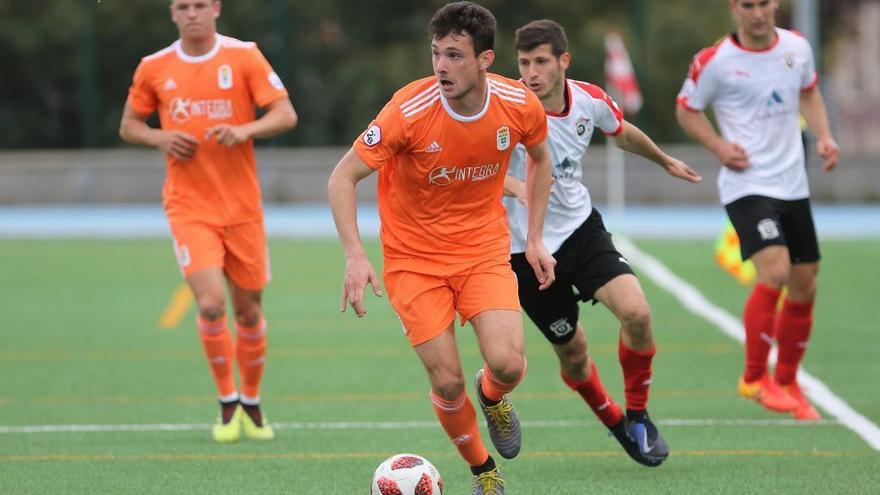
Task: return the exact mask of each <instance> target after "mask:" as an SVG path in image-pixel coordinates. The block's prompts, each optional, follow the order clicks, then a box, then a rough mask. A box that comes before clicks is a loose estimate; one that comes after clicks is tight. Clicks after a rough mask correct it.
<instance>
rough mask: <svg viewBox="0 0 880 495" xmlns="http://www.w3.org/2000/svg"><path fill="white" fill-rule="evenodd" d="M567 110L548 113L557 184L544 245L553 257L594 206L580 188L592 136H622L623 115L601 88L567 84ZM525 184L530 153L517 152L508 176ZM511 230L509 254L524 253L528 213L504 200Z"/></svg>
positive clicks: (549, 207) (568, 81)
mask: <svg viewBox="0 0 880 495" xmlns="http://www.w3.org/2000/svg"><path fill="white" fill-rule="evenodd" d="M565 99H566V108H565V110H564V111H563V112H562V113H555V112H547V128H548V134H547V145H548V147H549V149H550V159H551V161H552V162H553V178H554V179H556V181H555V182H554V183H553V187H552V188H551V190H550V201H549V203H548V205H547V216H546V217H545V219H544V244H545V245H546V246H547V249H549V250H550V252H551V253H553V252H556V250H558V249H559V247H560V246H562V243H563V242H565V240H566V239H568V238H569V236H571V234H572V233H573V232H574V231H575V230H576V229H577V228H578V227H580V226H581V224H583V223H584V221H586V219H587V218H588V217H589V216H590V212H591V211H592V210H593V203H592V200H591V199H590V192H589V191H588V190H587V187H586V186H585V185H584V184H583V182H581V179H582V178H583V169H582V167H581V159H582V158H583V156H584V154H585V153H586V152H587V148H588V147H589V146H590V139H591V138H592V137H593V130H594V129H595V128H596V127H598V128H599V129H600V130H601V131H602V132H603V133H605V134H606V135H615V136H616V135H617V134H619V133H620V132H621V131H622V130H623V124H622V122H623V113H622V112H621V111H620V108H619V107H618V106H617V103H615V102H614V101H613V100H612V99H611V97H609V96H608V95H607V94H605V91H602V88H600V87H599V86H596V85H593V84H589V83H585V82H581V81H575V80H573V79H566V81H565ZM507 173H508V175H511V176H513V177H515V178H517V179H519V180H521V181H525V180H526V149H525V147H523V146H522V145H519V146H517V147H516V149H515V150H514V151H513V154H512V155H511V157H510V167H509V168H508V170H507ZM504 207H505V209H506V210H507V220H508V223H509V225H510V252H511V253H522V252H525V250H526V235H527V234H528V223H529V221H528V211H527V210H526V207H524V206H523V205H522V204H520V202H519V201H518V200H517V199H516V198H511V197H507V196H505V197H504Z"/></svg>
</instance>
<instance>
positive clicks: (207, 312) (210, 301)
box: [196, 296, 226, 321]
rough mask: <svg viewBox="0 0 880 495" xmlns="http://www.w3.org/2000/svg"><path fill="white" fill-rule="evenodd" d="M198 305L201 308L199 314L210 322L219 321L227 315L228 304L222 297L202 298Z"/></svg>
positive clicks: (197, 302)
mask: <svg viewBox="0 0 880 495" xmlns="http://www.w3.org/2000/svg"><path fill="white" fill-rule="evenodd" d="M196 304H197V305H198V307H199V314H200V315H202V318H204V319H206V320H208V321H215V320H219V319H220V318H223V316H224V315H225V314H226V304H225V301H224V300H223V298H222V297H214V296H202V297H200V298H199V299H198V300H197V301H196Z"/></svg>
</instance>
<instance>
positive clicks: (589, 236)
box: [510, 208, 633, 345]
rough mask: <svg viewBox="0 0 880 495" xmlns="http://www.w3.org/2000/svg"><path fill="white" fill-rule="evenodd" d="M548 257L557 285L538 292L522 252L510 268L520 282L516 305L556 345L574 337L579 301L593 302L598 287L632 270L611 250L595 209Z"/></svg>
mask: <svg viewBox="0 0 880 495" xmlns="http://www.w3.org/2000/svg"><path fill="white" fill-rule="evenodd" d="M553 257H554V258H556V281H555V282H554V283H553V285H551V286H550V287H548V288H547V289H545V290H538V287H539V286H540V284H539V283H538V279H537V277H535V272H534V270H532V266H531V265H529V263H528V261H526V257H525V254H524V253H517V254H514V255H512V256H511V257H510V264H511V266H512V267H513V271H514V272H515V273H516V277H517V281H518V282H519V302H520V305H521V306H522V307H523V309H524V310H525V312H526V314H528V315H529V318H531V320H532V321H533V322H535V325H536V326H537V327H538V329H540V330H541V332H543V333H544V336H545V337H547V340H549V341H550V342H552V343H554V344H557V345H561V344H565V343H567V342H568V341H570V340H571V339H572V337H574V331H575V329H576V328H577V321H578V301H589V300H591V299H593V304H596V303H597V302H598V301H596V300H595V299H594V296H595V294H596V291H597V290H599V288H601V287H602V286H603V285H605V284H606V283H608V281H609V280H611V279H613V278H615V277H617V276H618V275H623V274H626V273H630V274H631V273H633V271H632V269H631V268H630V267H629V263H628V262H627V261H626V259H625V258H624V257H623V256H622V255H621V254H620V253H619V252H618V251H617V249H616V248H615V247H614V244H613V243H612V242H611V234H609V233H608V231H606V230H605V225H604V224H603V223H602V215H600V214H599V212H598V211H596V209H595V208H594V209H593V211H592V213H591V214H590V216H589V218H587V220H586V221H585V222H584V223H583V224H582V225H581V226H580V227H578V228H577V230H575V231H574V232H573V233H572V234H571V236H569V238H568V239H566V240H565V242H564V243H562V246H561V247H560V248H559V250H558V251H556V252H555V253H553ZM575 288H576V289H577V293H575V291H574V289H575Z"/></svg>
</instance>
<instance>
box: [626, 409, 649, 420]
mask: <svg viewBox="0 0 880 495" xmlns="http://www.w3.org/2000/svg"><path fill="white" fill-rule="evenodd" d="M647 417H648V411H647V410H646V409H627V410H626V419H628V420H630V421H638V420H640V419H645V418H647Z"/></svg>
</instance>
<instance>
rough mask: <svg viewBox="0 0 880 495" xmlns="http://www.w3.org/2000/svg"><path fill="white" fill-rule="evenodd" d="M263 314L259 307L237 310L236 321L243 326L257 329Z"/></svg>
mask: <svg viewBox="0 0 880 495" xmlns="http://www.w3.org/2000/svg"><path fill="white" fill-rule="evenodd" d="M262 317H263V314H262V313H261V312H260V308H259V307H258V306H255V307H252V308H241V309H239V308H237V309H236V310H235V321H236V323H238V324H239V325H241V326H245V327H255V326H257V325H258V324H259V323H260V319H261V318H262Z"/></svg>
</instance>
